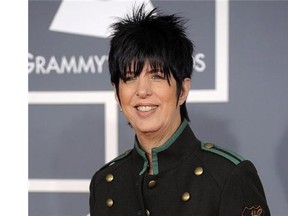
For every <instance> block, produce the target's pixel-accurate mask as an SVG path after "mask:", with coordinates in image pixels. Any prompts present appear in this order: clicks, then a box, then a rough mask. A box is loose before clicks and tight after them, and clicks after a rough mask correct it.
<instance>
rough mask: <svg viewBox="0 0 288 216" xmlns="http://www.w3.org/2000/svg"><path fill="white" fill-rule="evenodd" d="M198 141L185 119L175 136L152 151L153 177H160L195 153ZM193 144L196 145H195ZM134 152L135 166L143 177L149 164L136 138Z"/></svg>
mask: <svg viewBox="0 0 288 216" xmlns="http://www.w3.org/2000/svg"><path fill="white" fill-rule="evenodd" d="M197 141H198V140H197V139H196V137H195V135H194V134H193V132H192V130H191V128H190V126H189V124H188V121H187V120H186V119H184V120H183V122H182V123H181V125H180V126H179V127H178V129H177V130H176V131H175V132H174V134H173V135H172V136H171V137H170V138H169V139H168V140H167V141H166V142H165V143H164V144H163V145H161V146H159V147H157V148H153V149H152V170H153V175H158V174H160V173H161V172H164V171H166V170H169V169H172V168H173V167H175V166H177V165H178V164H179V163H180V162H181V161H182V160H183V158H185V156H186V155H189V154H191V153H192V152H193V151H194V149H195V147H196V145H195V144H196V142H197ZM198 142H199V141H198ZM193 143H195V144H194V145H193ZM133 152H134V154H133V163H134V166H136V167H135V168H136V170H137V172H138V174H139V175H142V174H143V173H145V172H146V171H147V169H148V164H149V163H148V159H147V157H146V153H145V152H144V151H143V150H142V149H141V146H140V144H139V141H138V140H137V137H135V142H134V151H133Z"/></svg>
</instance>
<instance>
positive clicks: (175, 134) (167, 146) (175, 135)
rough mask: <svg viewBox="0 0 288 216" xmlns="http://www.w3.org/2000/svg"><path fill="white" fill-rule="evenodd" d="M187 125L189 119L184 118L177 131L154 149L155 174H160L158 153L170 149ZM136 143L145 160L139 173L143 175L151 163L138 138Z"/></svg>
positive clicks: (153, 166) (136, 147) (153, 169)
mask: <svg viewBox="0 0 288 216" xmlns="http://www.w3.org/2000/svg"><path fill="white" fill-rule="evenodd" d="M187 125H188V121H187V120H186V119H184V120H183V122H182V123H181V125H180V126H179V127H178V129H177V130H176V131H175V133H174V134H173V135H172V136H171V137H170V138H169V139H168V140H167V141H166V142H165V143H164V144H163V145H161V146H159V147H156V148H153V149H152V171H153V175H158V173H159V166H158V153H159V152H162V151H164V150H166V149H168V148H169V147H170V146H171V145H172V144H173V143H174V142H175V140H176V139H177V138H178V137H179V136H180V134H181V133H182V132H183V130H184V128H185V127H186V126H187ZM134 145H135V149H136V151H137V152H138V154H139V155H140V156H141V157H142V158H143V160H144V164H143V169H142V170H141V172H140V173H139V175H142V174H143V173H144V172H145V171H146V170H147V168H148V164H149V163H148V159H147V157H146V153H145V152H144V151H143V150H142V149H141V147H140V145H139V143H138V141H137V139H135V144H134Z"/></svg>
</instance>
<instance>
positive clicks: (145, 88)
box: [136, 76, 152, 98]
mask: <svg viewBox="0 0 288 216" xmlns="http://www.w3.org/2000/svg"><path fill="white" fill-rule="evenodd" d="M151 93H152V92H151V88H150V83H149V80H147V78H146V77H141V76H140V77H139V79H138V85H137V90H136V95H137V96H138V97H140V98H147V97H149V96H150V95H151Z"/></svg>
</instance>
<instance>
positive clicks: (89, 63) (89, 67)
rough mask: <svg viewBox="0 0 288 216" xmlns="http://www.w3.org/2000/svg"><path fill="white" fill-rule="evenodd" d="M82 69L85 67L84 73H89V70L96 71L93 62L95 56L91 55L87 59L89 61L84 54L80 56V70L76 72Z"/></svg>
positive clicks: (79, 71)
mask: <svg viewBox="0 0 288 216" xmlns="http://www.w3.org/2000/svg"><path fill="white" fill-rule="evenodd" d="M82 69H83V71H84V73H88V72H89V70H90V71H91V73H95V66H94V64H93V57H91V56H90V57H89V58H88V60H87V63H86V62H85V59H84V57H83V56H80V57H79V63H78V71H75V72H77V73H81V72H82Z"/></svg>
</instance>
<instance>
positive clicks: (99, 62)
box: [94, 55, 108, 73]
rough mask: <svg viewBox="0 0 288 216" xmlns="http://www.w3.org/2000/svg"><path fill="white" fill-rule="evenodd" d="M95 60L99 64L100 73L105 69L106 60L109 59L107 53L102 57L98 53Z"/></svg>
mask: <svg viewBox="0 0 288 216" xmlns="http://www.w3.org/2000/svg"><path fill="white" fill-rule="evenodd" d="M94 60H95V62H96V64H97V70H98V72H99V73H102V71H103V64H104V62H105V61H108V56H107V55H102V56H101V59H99V57H98V56H97V55H95V56H94Z"/></svg>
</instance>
